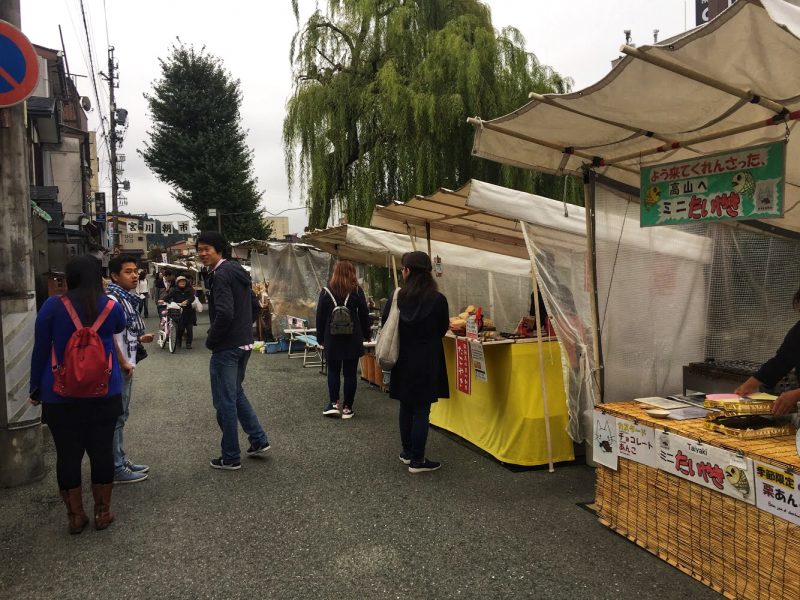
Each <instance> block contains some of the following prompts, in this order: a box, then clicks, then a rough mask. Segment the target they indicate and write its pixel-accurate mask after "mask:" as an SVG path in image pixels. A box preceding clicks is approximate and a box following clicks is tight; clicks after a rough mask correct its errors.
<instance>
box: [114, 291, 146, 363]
mask: <svg viewBox="0 0 800 600" xmlns="http://www.w3.org/2000/svg"><path fill="white" fill-rule="evenodd" d="M106 293H108V294H109V295H111V296H113V297H114V299H115V300H116V301H117V302H119V304H120V306H122V310H124V311H125V319H126V321H127V327H126V329H125V342H126V343H127V345H128V352H127V354H128V357H133V356H136V344H137V343H138V340H139V336H141V335H143V334H144V331H145V326H144V321H142V317H141V315H139V303H140V302H141V301H142V299H141V298H140V297H139V296H137V295H136V294H132V293H130V292H129V291H128V290H126V289H124V288H121V287H120V286H118V285H117V284H116V283H109V284H108V287H107V288H106Z"/></svg>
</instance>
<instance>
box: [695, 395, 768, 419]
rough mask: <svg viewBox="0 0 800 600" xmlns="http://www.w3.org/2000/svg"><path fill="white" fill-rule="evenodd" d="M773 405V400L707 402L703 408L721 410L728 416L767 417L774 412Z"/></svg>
mask: <svg viewBox="0 0 800 600" xmlns="http://www.w3.org/2000/svg"><path fill="white" fill-rule="evenodd" d="M772 403H773V400H745V399H741V400H706V401H705V402H703V406H704V407H705V408H712V409H716V410H721V411H722V412H723V413H724V414H725V415H726V416H735V415H766V414H769V413H770V411H771V410H772ZM714 416H716V415H714Z"/></svg>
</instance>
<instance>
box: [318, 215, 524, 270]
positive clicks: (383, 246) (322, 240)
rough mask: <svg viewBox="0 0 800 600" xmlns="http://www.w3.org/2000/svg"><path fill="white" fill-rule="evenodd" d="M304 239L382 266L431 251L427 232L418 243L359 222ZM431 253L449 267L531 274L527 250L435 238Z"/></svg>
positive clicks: (353, 258)
mask: <svg viewBox="0 0 800 600" xmlns="http://www.w3.org/2000/svg"><path fill="white" fill-rule="evenodd" d="M423 231H424V230H423ZM303 239H304V240H305V241H307V242H308V243H310V244H312V245H314V246H316V247H317V248H319V249H320V250H325V251H326V252H329V253H330V254H333V255H334V256H337V257H339V258H343V259H346V260H351V261H353V262H359V263H364V264H369V265H377V266H382V267H386V266H391V257H392V256H394V257H395V259H396V261H397V263H398V264H399V260H400V257H402V256H403V254H405V253H406V252H411V251H412V250H415V249H416V250H427V247H426V244H425V238H424V232H423V238H422V240H421V241H416V242H415V241H412V239H411V238H409V236H408V235H407V234H398V233H392V232H388V231H379V230H377V229H369V228H366V227H357V226H355V225H341V226H339V227H331V228H329V229H324V230H321V231H312V232H310V233H307V234H306V235H305V236H304V238H303ZM431 252H432V254H433V256H439V257H440V258H441V259H442V262H443V263H444V264H445V265H447V266H448V267H471V268H475V269H486V270H492V271H495V272H497V273H505V274H508V275H518V276H524V277H529V276H530V262H529V260H528V258H527V256H528V255H527V251H526V252H525V258H524V259H523V258H516V257H513V256H505V255H501V254H495V253H492V252H480V251H475V250H474V249H472V248H467V247H463V246H459V245H456V244H449V243H447V242H440V241H434V242H432V243H431Z"/></svg>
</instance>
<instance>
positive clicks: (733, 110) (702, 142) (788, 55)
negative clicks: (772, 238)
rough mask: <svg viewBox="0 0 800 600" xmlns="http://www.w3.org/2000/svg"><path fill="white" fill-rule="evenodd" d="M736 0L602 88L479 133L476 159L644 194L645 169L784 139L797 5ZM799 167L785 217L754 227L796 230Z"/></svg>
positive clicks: (556, 98) (636, 53) (792, 173)
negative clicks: (592, 176) (587, 177)
mask: <svg viewBox="0 0 800 600" xmlns="http://www.w3.org/2000/svg"><path fill="white" fill-rule="evenodd" d="M797 4H798V3H797V2H786V1H784V0H739V1H738V2H736V3H735V4H734V5H733V6H731V7H730V8H729V9H727V10H726V11H725V12H724V13H722V14H721V15H720V16H718V17H717V18H715V19H713V20H712V21H711V22H709V23H707V24H705V25H703V26H701V27H698V28H696V29H693V30H691V31H688V32H686V33H685V34H683V35H681V36H678V37H676V38H673V39H670V40H666V41H663V42H661V43H659V44H656V45H652V46H640V47H638V48H632V47H628V46H625V47H623V48H622V52H623V53H625V55H626V56H625V57H624V58H623V59H622V60H621V61H619V63H618V64H617V65H616V66H615V67H614V68H613V69H612V70H611V72H610V73H609V74H608V75H607V76H606V77H604V78H603V79H602V80H600V81H599V82H598V83H596V84H595V85H593V86H591V87H589V88H586V89H584V90H581V91H579V92H574V93H571V94H564V95H554V94H553V95H546V96H541V95H538V94H531V97H532V98H533V101H532V102H530V103H528V104H526V105H525V106H523V107H521V108H519V109H518V110H516V111H514V112H513V113H511V114H509V115H506V116H504V117H500V118H497V119H493V120H491V121H483V120H481V119H477V118H476V119H470V122H472V123H473V124H474V125H475V126H476V134H475V142H474V147H473V154H475V155H476V156H480V157H483V158H487V159H490V160H494V161H497V162H502V163H506V164H511V165H517V166H521V167H524V168H535V169H537V170H541V171H545V172H549V173H556V174H565V173H566V174H572V175H583V173H584V171H585V170H586V169H589V168H591V169H592V170H593V171H594V172H595V173H596V174H597V175H598V176H600V178H601V179H600V180H601V181H602V178H604V177H605V178H608V179H610V180H613V181H615V182H618V183H621V184H625V185H628V186H631V187H633V188H638V186H639V170H640V168H641V167H644V166H648V165H651V164H657V163H663V162H668V161H675V160H681V159H684V158H692V157H696V156H698V155H703V154H711V153H714V152H718V151H722V150H728V149H730V148H738V147H745V146H753V145H757V144H761V143H766V142H773V141H777V140H781V139H784V138H787V142H788V148H787V155H788V156H790V157H791V156H796V155H797V152H798V150H800V138H798V136H793V135H791V134H792V131H793V130H794V128H795V127H796V123H797V122H796V119H797V118H799V117H800V69H798V68H797V65H798V64H800V6H798V5H797ZM799 202H800V162H797V161H792V160H789V161H787V164H786V202H785V209H784V218H783V219H770V220H766V221H764V222H749V223H750V224H751V225H753V226H755V227H759V228H764V229H768V230H774V228H778V229H782V230H787V231H788V232H793V233H799V232H800V209H797V205H798V203H799Z"/></svg>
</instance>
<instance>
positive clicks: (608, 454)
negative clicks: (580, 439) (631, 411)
mask: <svg viewBox="0 0 800 600" xmlns="http://www.w3.org/2000/svg"><path fill="white" fill-rule="evenodd" d="M592 460H594V462H596V463H597V464H599V465H603V466H604V467H608V468H609V469H614V470H615V471H616V470H617V466H618V463H619V444H618V436H617V418H616V417H614V416H613V415H608V414H605V413H603V412H602V411H599V410H597V409H595V411H594V431H593V432H592Z"/></svg>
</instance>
